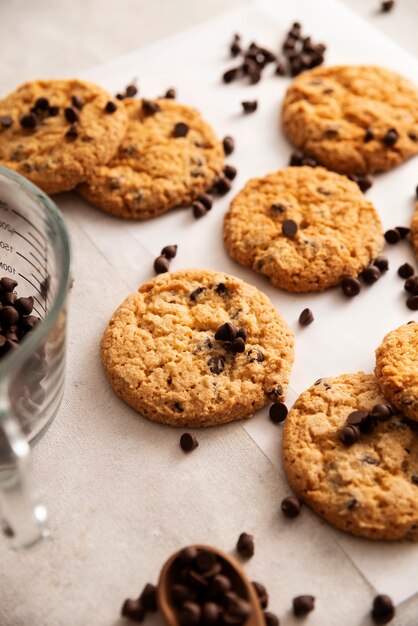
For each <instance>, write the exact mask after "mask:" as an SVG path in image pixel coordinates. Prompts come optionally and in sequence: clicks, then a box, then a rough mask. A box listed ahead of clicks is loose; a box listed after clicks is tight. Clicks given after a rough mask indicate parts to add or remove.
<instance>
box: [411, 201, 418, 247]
mask: <svg viewBox="0 0 418 626" xmlns="http://www.w3.org/2000/svg"><path fill="white" fill-rule="evenodd" d="M411 241H412V245H413V246H414V250H415V254H416V256H417V257H418V202H417V203H416V204H415V211H414V214H413V216H412V222H411Z"/></svg>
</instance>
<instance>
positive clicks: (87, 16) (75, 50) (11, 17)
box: [0, 0, 418, 626]
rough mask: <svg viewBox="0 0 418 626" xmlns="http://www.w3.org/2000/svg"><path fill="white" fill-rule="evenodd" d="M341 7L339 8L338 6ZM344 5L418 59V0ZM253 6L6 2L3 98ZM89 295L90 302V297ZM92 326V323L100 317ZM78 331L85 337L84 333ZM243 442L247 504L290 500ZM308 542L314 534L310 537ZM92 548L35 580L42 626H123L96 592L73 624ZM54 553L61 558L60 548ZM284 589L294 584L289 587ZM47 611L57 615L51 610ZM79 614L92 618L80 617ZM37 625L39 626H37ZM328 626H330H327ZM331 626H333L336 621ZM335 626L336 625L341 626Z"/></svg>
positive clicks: (353, 581)
mask: <svg viewBox="0 0 418 626" xmlns="http://www.w3.org/2000/svg"><path fill="white" fill-rule="evenodd" d="M312 1H314V0H312ZM335 1H336V2H337V1H339V0H335ZM341 1H344V3H345V4H346V5H348V6H349V7H351V8H352V9H353V10H355V11H356V12H357V13H359V14H360V15H362V16H363V17H364V18H366V19H367V20H368V21H370V23H372V24H373V25H374V26H375V27H376V28H378V29H381V30H382V31H384V32H385V33H386V34H387V35H389V36H390V37H392V38H393V39H394V40H395V41H396V42H397V43H399V44H401V45H402V46H403V47H405V48H406V49H408V50H409V51H410V52H412V53H413V54H415V55H417V53H418V39H417V38H416V32H415V31H416V28H415V25H416V23H417V19H418V2H416V0H398V2H397V6H396V8H395V9H394V10H393V12H391V13H389V14H387V15H382V14H380V13H379V12H378V11H377V9H378V6H379V0H341ZM247 3H248V2H247V1H246V0H228V2H225V0H206V1H205V2H203V1H201V0H118V1H117V2H116V1H115V0H114V2H110V1H109V0H83V1H81V0H60V1H58V2H54V1H53V0H37V2H28V1H27V0H1V2H0V36H1V40H2V71H1V77H2V78H1V90H2V92H3V93H5V92H7V91H8V90H10V89H13V88H14V87H15V86H16V85H17V84H19V83H20V82H22V81H24V80H30V79H33V78H34V77H37V76H38V77H40V76H43V77H48V76H51V77H52V76H71V75H74V76H75V75H78V74H79V73H80V72H82V71H84V70H86V69H88V68H89V67H91V66H94V65H97V64H100V63H104V62H106V61H109V60H111V59H112V58H114V57H118V56H120V55H122V54H125V53H127V52H129V51H132V50H135V49H136V48H139V47H141V46H143V45H145V44H147V43H151V42H153V41H156V40H158V39H159V38H161V37H164V36H165V35H169V34H172V33H175V32H177V31H180V30H182V29H183V28H186V27H188V26H191V25H193V24H195V23H198V22H200V21H203V20H205V19H207V18H210V17H213V16H216V15H220V14H221V13H223V12H224V11H225V10H229V9H232V8H234V7H239V6H241V5H244V4H247ZM133 16H134V19H133ZM295 17H296V16H295ZM324 20H326V15H324ZM354 38H355V34H353V39H354ZM173 84H175V77H174V78H173ZM68 218H69V219H70V221H71V217H70V216H68ZM71 227H72V232H73V233H74V231H76V230H77V225H76V223H72V224H71ZM79 234H80V237H79V239H78V241H77V243H76V246H75V255H76V264H77V265H78V266H79V267H81V266H82V264H83V263H88V258H89V247H90V246H91V245H92V244H91V242H90V241H88V240H86V239H85V238H84V235H83V234H82V233H81V231H80V233H79ZM106 269H107V268H106V265H105V264H103V267H100V266H98V267H96V268H95V269H94V273H93V276H91V279H94V277H95V276H96V279H97V280H100V279H101V277H102V275H103V272H105V271H106ZM75 288H76V289H78V288H80V287H79V286H77V285H76V286H75ZM81 288H83V287H81ZM85 289H87V287H85ZM125 292H126V289H125V287H124V286H123V285H121V289H120V293H121V299H122V297H123V296H124V295H125ZM84 295H85V296H86V294H84ZM92 304H94V303H92ZM106 306H107V307H108V308H109V313H110V312H111V309H112V308H113V303H110V305H109V304H107V305H106ZM91 321H92V322H94V319H93V320H91ZM80 332H81V333H83V332H85V331H83V329H80ZM72 341H75V339H74V338H73V339H72ZM92 358H94V357H93V356H91V355H85V356H84V355H82V356H80V359H79V362H78V363H77V364H78V365H79V366H81V367H89V363H90V360H91V359H92ZM82 384H83V383H82V379H80V386H81V387H82ZM74 393H79V392H78V391H76V390H70V392H69V394H74ZM84 393H85V394H86V396H87V401H88V398H89V390H84ZM106 401H107V397H106V396H105V397H104V398H103V403H105V402H106ZM95 409H97V410H100V407H92V410H95ZM128 420H131V418H128ZM79 425H80V416H78V420H77V422H76V424H75V425H68V426H66V427H65V428H64V429H62V432H60V433H59V436H60V437H71V436H72V434H73V433H72V428H74V427H79ZM129 426H130V427H131V428H132V439H131V440H130V444H129V445H130V446H131V447H130V449H129V450H128V452H127V451H126V450H125V449H124V448H123V447H121V448H120V449H119V448H117V443H115V450H114V451H113V453H114V455H116V456H117V455H118V454H119V455H120V457H121V461H120V463H121V467H120V468H119V467H117V468H116V470H115V471H121V488H130V489H132V491H133V493H134V491H135V489H137V488H139V486H140V482H138V481H137V480H136V478H135V477H132V479H131V480H130V481H129V483H128V484H126V483H125V485H123V486H122V480H123V471H122V463H123V462H122V455H124V454H126V453H128V454H133V453H134V448H135V437H136V436H137V435H138V434H139V433H140V432H141V435H142V434H143V432H145V431H148V430H149V429H150V428H152V426H150V425H149V424H148V423H145V424H141V426H139V425H138V424H137V423H136V422H135V420H133V419H132V420H131V421H129ZM109 429H111V427H110V426H109V427H108V428H107V429H106V426H105V425H104V428H103V432H101V433H94V432H92V429H91V428H89V425H87V424H86V426H85V435H86V437H87V438H91V437H95V436H97V437H98V441H97V442H95V444H96V448H97V449H100V446H103V455H102V456H101V458H100V463H99V464H96V465H95V467H94V468H93V466H92V465H91V464H90V462H89V459H88V458H86V459H85V463H86V471H90V472H92V471H94V472H95V473H94V474H89V475H86V477H85V480H86V481H90V482H91V484H92V488H94V485H97V481H100V480H102V479H103V477H104V478H105V479H106V473H107V471H108V466H107V457H106V451H105V449H104V446H105V442H106V441H107V438H108V436H109V434H111V433H110V431H109ZM135 429H137V430H138V433H137V434H135ZM141 429H142V430H141ZM108 431H109V432H108ZM125 435H126V433H125ZM51 436H52V437H54V436H56V433H55V435H54V426H53V427H52V432H51ZM240 436H241V438H242V441H241V445H242V447H243V449H244V450H245V451H246V466H247V467H251V466H252V465H254V464H255V463H257V467H258V472H265V477H266V478H265V480H266V489H265V491H266V493H264V492H260V493H255V492H254V489H255V488H257V489H258V483H257V484H256V482H255V481H254V486H253V485H252V483H248V474H246V473H245V467H243V468H242V475H243V477H244V475H245V476H246V481H247V484H246V488H245V489H243V491H242V498H243V501H245V498H246V497H247V494H248V493H250V494H251V498H253V500H252V502H251V505H256V502H257V498H258V499H259V500H260V502H261V501H263V502H265V500H266V498H267V497H271V496H273V498H274V500H275V501H279V499H280V497H282V495H283V494H281V491H280V489H279V488H277V489H276V491H275V493H274V494H272V493H271V491H269V488H268V483H269V481H270V480H271V479H270V474H272V468H271V466H270V464H268V463H267V462H266V463H265V465H264V466H260V462H261V461H260V455H256V454H255V453H254V450H253V448H252V446H251V445H250V442H249V441H248V442H247V441H246V439H245V434H244V432H243V433H242V434H241V435H240ZM202 439H203V440H204V442H205V444H206V447H207V450H206V454H207V455H209V457H210V459H211V460H212V459H213V466H214V467H216V465H217V463H218V462H219V459H220V458H222V459H225V457H226V458H230V461H229V463H230V465H231V468H232V467H234V472H236V471H237V469H236V467H235V463H234V443H233V440H232V438H231V436H230V432H229V430H228V428H227V429H225V431H223V437H222V445H221V444H220V441H218V437H217V435H216V433H205V434H204V435H202ZM91 441H92V440H91ZM115 441H116V440H115ZM124 443H126V439H125V440H124ZM217 444H218V446H219V449H218V446H217ZM92 445H93V443H92ZM35 453H36V451H35ZM171 454H172V453H171V452H170V450H169V449H167V450H162V457H166V456H167V457H169V461H172V458H171V456H170V455H171ZM63 461H64V459H62V458H54V451H51V458H50V459H48V463H49V462H51V463H55V464H56V467H58V466H59V465H61V466H63V465H64V463H63ZM68 465H69V467H71V460H68ZM165 465H166V461H164V459H162V461H161V467H160V468H159V470H160V471H164V469H167V471H170V470H169V468H168V465H167V468H166V467H165ZM87 468H88V469H87ZM45 471H46V463H45V462H43V461H42V460H39V459H37V467H36V473H37V474H38V475H41V476H42V474H43V472H45ZM141 471H143V472H144V476H145V477H144V480H145V481H150V484H152V481H153V480H154V476H153V471H154V469H153V468H152V467H146V468H145V469H144V468H142V470H141ZM206 478H207V480H208V481H211V480H213V482H215V480H216V471H214V475H213V476H211V475H209V474H208V475H207V477H206ZM64 479H65V480H67V486H68V487H69V488H70V489H73V490H77V489H78V488H79V484H77V482H76V477H74V481H72V478H71V476H68V475H67V474H66V473H65V468H64V470H62V475H61V474H60V472H59V471H58V472H57V476H56V479H55V481H56V483H59V481H60V480H64ZM77 479H79V476H77ZM273 480H274V478H273ZM73 482H74V484H73ZM96 488H97V486H96ZM186 492H187V490H186ZM227 493H228V490H227V489H226V490H225V494H224V496H221V495H220V499H221V501H222V505H223V506H224V507H225V508H226V509H227V507H228V498H227ZM170 495H171V494H169V493H167V494H166V496H167V503H168V502H170V503H171V505H172V506H173V501H170ZM63 498H65V494H63ZM111 504H112V503H111V502H109V523H120V525H121V528H122V529H123V527H124V524H128V527H129V520H128V521H127V520H124V519H123V514H121V519H119V518H118V517H117V516H116V517H114V516H112V513H113V514H114V512H113V511H112V509H111ZM218 504H219V503H218ZM276 508H277V507H276V505H275V504H273V506H272V507H271V511H270V514H271V516H270V517H269V518H268V519H266V522H265V523H266V526H268V525H269V524H271V523H273V520H274V516H275V515H276ZM50 509H51V507H50ZM251 510H252V506H249V505H248V503H247V504H245V505H244V506H243V515H242V517H243V527H244V526H245V523H246V520H251V512H252V511H251ZM50 512H51V514H52V516H53V517H54V519H55V521H56V523H57V524H58V526H59V524H60V523H61V524H62V525H64V524H65V522H66V520H64V519H60V503H59V502H57V503H54V504H53V505H52V510H51V511H50ZM83 514H84V513H83ZM182 515H183V513H181V512H180V513H179V516H180V517H181V516H182ZM246 516H247V517H246ZM74 519H75V520H77V521H74V527H82V528H84V531H83V533H88V532H89V531H90V527H91V526H92V525H94V524H95V523H97V519H96V518H95V511H94V510H93V509H92V510H90V509H89V510H88V512H87V519H85V520H83V519H82V514H81V512H80V511H74ZM185 521H186V518H185ZM210 521H211V523H212V524H213V526H215V527H216V525H217V521H216V519H215V518H213V519H212V520H210ZM167 523H168V522H167ZM303 523H306V524H307V525H308V529H309V528H311V527H310V526H309V524H310V522H309V520H308V521H307V522H303ZM164 528H165V524H164V523H162V525H161V528H159V529H156V530H155V532H153V533H152V536H151V538H150V541H151V543H152V544H153V545H154V544H155V551H156V552H157V553H158V554H159V555H160V557H161V559H163V558H164V557H165V556H167V554H168V553H167V550H166V547H165V546H164V540H163V536H162V534H161V533H163V532H164ZM212 530H213V529H212ZM316 532H317V533H318V537H319V535H320V533H321V532H322V530H321V527H320V526H319V527H318V528H317V530H316ZM205 533H206V534H205ZM122 535H123V532H122ZM307 535H309V530H308V532H307ZM201 536H202V539H207V540H208V541H209V540H210V538H211V536H221V537H222V536H225V539H224V541H223V545H222V546H221V547H225V548H227V546H231V547H232V544H233V541H234V540H235V536H234V534H233V530H232V529H230V528H229V527H228V524H227V523H226V524H224V526H222V528H220V527H219V528H218V527H216V528H215V530H214V531H213V533H212V535H211V534H210V533H207V532H206V529H205V528H204V527H203V526H202V528H201ZM316 539H317V537H316V536H312V543H313V544H315V541H316ZM318 541H319V539H318ZM84 543H85V539H84V536H83V534H81V535H78V536H77V537H75V538H74V545H73V546H72V545H69V546H67V548H68V553H67V554H64V559H63V570H62V576H60V580H54V576H55V575H56V572H52V571H46V572H45V573H44V575H42V576H41V577H40V580H36V581H33V585H35V586H36V585H37V586H39V589H41V588H42V587H43V586H44V584H45V585H50V586H51V589H54V588H55V589H59V590H60V592H59V595H57V597H56V605H57V606H56V608H55V610H54V611H53V612H52V614H51V613H49V614H45V615H44V616H43V621H42V626H44V625H45V626H59V625H61V624H62V625H65V626H67V624H68V625H69V624H70V623H71V624H72V625H73V626H84V624H87V621H85V620H87V615H88V612H92V616H93V618H92V620H91V623H92V624H96V623H99V621H97V622H96V619H95V618H94V614H95V613H94V612H95V610H96V617H97V619H98V620H99V617H100V624H102V623H103V624H104V623H109V625H110V626H116V623H117V624H119V622H116V621H115V620H114V618H109V621H108V622H106V618H103V619H102V617H101V616H105V615H106V614H107V615H111V614H112V613H111V612H109V607H108V606H107V607H106V597H104V598H102V600H100V596H101V595H104V596H106V594H108V593H112V589H97V594H98V596H97V598H92V599H91V603H90V605H89V606H86V607H85V610H75V611H74V619H71V612H72V610H73V609H72V608H71V607H72V606H73V607H75V605H76V603H77V590H76V589H72V588H70V587H66V584H65V580H66V571H65V570H66V566H65V558H67V559H71V558H73V557H74V555H77V557H78V559H79V562H80V577H82V576H83V575H85V572H86V571H87V572H88V573H89V574H91V576H94V575H95V573H96V572H98V571H99V570H100V568H106V562H105V560H103V561H100V562H98V563H94V564H92V563H89V562H88V555H87V553H86V551H85V548H84ZM141 546H142V544H141V541H140V540H138V546H135V545H134V546H131V548H130V549H131V550H132V552H133V553H134V551H135V549H137V550H140V549H141ZM261 549H262V550H265V551H269V550H270V546H263V547H262V548H261ZM306 549H307V559H308V560H309V559H314V558H315V550H314V548H312V551H310V550H311V548H310V547H309V546H308V545H307V548H306ZM50 550H53V548H51V549H50ZM118 550H119V551H120V557H119V560H121V559H122V558H126V554H129V551H130V550H128V551H127V550H126V546H123V539H121V544H120V545H117V546H115V553H117V551H118ZM326 556H327V559H328V564H329V567H330V568H331V569H332V568H333V558H334V556H335V564H336V563H337V559H336V555H333V554H331V553H330V554H327V555H326ZM140 557H141V555H140V554H139V555H138V554H136V556H135V558H137V559H138V562H139V563H140V562H141V558H140ZM115 560H116V561H117V560H118V557H117V556H115ZM83 568H84V569H83ZM20 573H21V578H22V585H30V584H32V581H31V580H30V579H28V577H25V575H24V570H21V572H20V571H19V574H20ZM252 573H253V575H254V576H257V565H255V566H254V569H253V572H252ZM2 574H3V577H2ZM147 574H148V572H147V567H146V564H144V566H143V569H142V571H141V570H140V571H138V578H137V580H138V585H141V584H142V582H145V581H146V580H148V579H149V578H152V572H149V575H147ZM277 574H278V575H279V576H285V573H283V572H280V570H278V571H277ZM345 575H346V577H347V579H349V580H350V583H348V584H347V589H348V588H349V587H351V588H350V590H348V591H347V594H350V595H351V601H352V602H355V601H356V599H357V600H358V602H359V603H360V604H361V605H362V606H363V607H366V606H368V604H369V602H370V598H371V597H372V596H373V594H374V590H373V589H371V588H370V586H369V584H368V583H367V582H366V581H365V580H362V578H361V577H359V576H355V575H354V570H353V571H351V570H350V569H349V568H347V571H346V572H345ZM69 577H70V574H68V578H69ZM154 578H155V576H154ZM0 580H2V581H3V582H4V580H5V578H4V572H3V573H2V572H1V562H0ZM284 580H285V579H284ZM15 582H16V581H15ZM265 582H266V583H268V581H267V580H265ZM115 585H117V586H118V587H119V586H120V588H123V589H125V590H126V591H124V592H123V593H125V595H126V596H127V595H130V594H132V593H134V592H135V590H134V589H132V581H131V579H130V578H129V576H127V577H126V581H123V580H121V581H115ZM284 586H286V583H285V582H284ZM295 591H296V592H297V591H300V589H296V590H295ZM43 592H45V590H43ZM327 595H328V602H338V598H336V597H335V596H334V595H333V592H332V590H331V591H327ZM287 596H289V593H287ZM23 597H24V594H23ZM41 597H42V596H41V594H40V598H41ZM122 599H123V596H122V597H121V600H122ZM280 600H281V599H280ZM100 602H101V603H102V608H103V610H101V608H100V607H99V608H98V607H97V605H96V606H95V603H100ZM280 604H281V605H282V606H283V603H282V601H280ZM114 608H115V611H114V613H113V615H114V616H117V611H118V608H119V607H114ZM273 609H274V607H273ZM48 610H50V608H49V609H48ZM34 612H35V613H36V614H37V615H38V616H39V615H42V607H40V606H35V607H34ZM29 613H30V612H29ZM29 613H28V612H27V611H26V610H25V609H24V607H22V610H21V611H18V612H16V610H14V613H13V614H8V611H7V607H5V606H4V605H3V606H0V624H1V626H12V625H13V626H29V624H28V623H27V621H26V619H27V616H28V614H29ZM360 614H363V613H362V612H361V611H360V612H358V613H357V612H356V611H354V610H353V616H354V615H355V616H357V615H360ZM48 615H49V616H48ZM81 615H83V616H84V617H80V616H81ZM288 619H289V618H288ZM287 623H292V624H293V620H292V621H291V622H290V621H289V622H288V621H286V624H287ZM307 623H309V622H307ZM344 623H348V622H344ZM369 623H370V622H369V620H368V619H367V618H366V620H365V621H364V622H361V624H362V626H363V624H364V626H366V625H367V624H369ZM151 624H152V621H151ZM393 624H394V625H395V626H417V624H418V598H417V597H415V598H412V599H410V600H409V601H407V602H404V603H403V604H402V605H401V606H400V607H399V609H398V616H397V618H396V620H395V621H394V622H393ZM358 625H360V622H359V621H358V617H353V624H352V626H358ZM30 626H32V624H31V625H30ZM33 626H38V624H36V623H34V624H33ZM324 626H331V625H330V624H324ZM332 626H334V622H333V624H332ZM335 626H337V625H336V624H335Z"/></svg>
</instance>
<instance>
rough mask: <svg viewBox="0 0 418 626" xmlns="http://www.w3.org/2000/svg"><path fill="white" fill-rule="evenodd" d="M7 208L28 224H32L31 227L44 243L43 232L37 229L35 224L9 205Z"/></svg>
mask: <svg viewBox="0 0 418 626" xmlns="http://www.w3.org/2000/svg"><path fill="white" fill-rule="evenodd" d="M8 210H9V211H11V212H12V213H14V214H15V215H18V216H19V217H21V218H22V220H24V221H25V222H26V223H27V224H29V226H32V228H33V229H34V230H36V232H37V233H39V235H40V237H41V239H42V240H43V242H44V243H46V238H45V235H44V234H43V232H42V231H41V230H39V228H38V227H37V226H35V224H33V223H32V222H31V221H30V220H29V219H28V218H27V217H26V216H25V215H22V213H19V211H16V209H12V208H11V207H8Z"/></svg>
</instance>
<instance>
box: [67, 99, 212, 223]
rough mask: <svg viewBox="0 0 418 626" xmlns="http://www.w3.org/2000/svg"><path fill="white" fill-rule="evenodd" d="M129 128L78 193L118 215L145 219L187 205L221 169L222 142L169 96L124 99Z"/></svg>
mask: <svg viewBox="0 0 418 626" xmlns="http://www.w3.org/2000/svg"><path fill="white" fill-rule="evenodd" d="M125 106H126V111H127V114H128V117H129V125H128V130H127V132H126V135H125V138H124V140H123V141H122V143H121V145H120V148H119V150H118V152H117V154H116V155H115V156H114V158H113V159H112V160H111V161H110V162H109V163H108V164H107V165H105V166H102V165H98V166H97V167H96V168H95V170H94V171H93V173H92V174H91V175H90V176H89V177H88V179H87V180H86V182H85V183H84V184H83V185H81V186H80V187H79V192H80V194H81V195H82V196H83V197H84V198H86V199H87V200H88V201H89V202H91V204H93V205H94V206H96V207H98V208H99V209H102V210H103V211H106V212H108V213H112V214H113V215H116V216H118V217H125V218H136V219H147V218H150V217H153V216H155V215H158V214H159V213H164V212H165V211H167V210H168V209H171V208H173V207H176V206H180V205H187V204H190V203H191V202H192V201H193V200H195V199H196V198H197V197H198V196H199V195H200V194H202V193H203V192H204V191H206V190H208V189H209V188H211V187H212V185H213V183H214V182H215V181H216V180H217V179H218V178H219V175H220V173H221V171H222V167H223V161H224V154H223V148H222V144H221V143H220V141H219V140H218V139H217V137H216V135H215V133H214V132H213V130H212V129H211V128H210V126H209V125H208V124H207V123H206V122H205V121H204V120H203V119H202V117H201V116H200V114H199V113H198V112H197V111H196V110H195V109H192V108H190V107H188V106H184V105H181V104H178V103H177V102H174V101H173V100H170V99H163V98H161V99H159V100H156V101H147V100H142V101H138V100H131V99H127V100H125Z"/></svg>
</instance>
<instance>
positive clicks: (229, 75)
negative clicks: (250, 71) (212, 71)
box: [222, 67, 241, 84]
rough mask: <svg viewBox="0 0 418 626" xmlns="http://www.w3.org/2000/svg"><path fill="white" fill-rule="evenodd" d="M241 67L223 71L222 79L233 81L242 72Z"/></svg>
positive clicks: (228, 81)
mask: <svg viewBox="0 0 418 626" xmlns="http://www.w3.org/2000/svg"><path fill="white" fill-rule="evenodd" d="M240 71H241V68H239V67H232V68H231V69H230V70H227V71H226V72H224V73H223V75H222V80H223V81H224V83H227V84H228V83H232V81H233V80H235V79H236V78H237V77H238V75H239V74H240Z"/></svg>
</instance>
